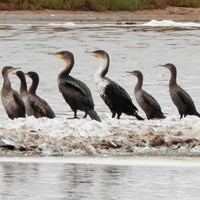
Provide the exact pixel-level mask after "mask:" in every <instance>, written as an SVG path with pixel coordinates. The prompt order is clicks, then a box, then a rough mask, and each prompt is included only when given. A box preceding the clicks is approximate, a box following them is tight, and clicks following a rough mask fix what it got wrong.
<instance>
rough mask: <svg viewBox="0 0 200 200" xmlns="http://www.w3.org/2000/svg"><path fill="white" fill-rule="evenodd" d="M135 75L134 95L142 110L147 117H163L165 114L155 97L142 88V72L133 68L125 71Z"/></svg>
mask: <svg viewBox="0 0 200 200" xmlns="http://www.w3.org/2000/svg"><path fill="white" fill-rule="evenodd" d="M127 73H130V74H132V75H134V76H136V77H137V79H138V81H137V84H136V85H135V89H134V95H135V98H136V100H137V102H138V104H139V106H140V107H141V108H142V110H143V111H144V112H145V114H146V116H147V119H154V118H157V119H164V118H165V116H164V114H163V112H162V111H161V107H160V105H159V103H158V102H157V101H156V99H155V98H154V97H153V96H152V95H151V94H149V93H147V92H146V91H145V90H143V89H142V85H143V74H142V72H141V71H138V70H134V71H132V72H127Z"/></svg>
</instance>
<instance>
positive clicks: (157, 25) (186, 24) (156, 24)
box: [141, 20, 200, 27]
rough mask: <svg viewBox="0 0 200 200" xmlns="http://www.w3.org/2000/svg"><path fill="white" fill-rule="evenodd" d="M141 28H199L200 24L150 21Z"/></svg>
mask: <svg viewBox="0 0 200 200" xmlns="http://www.w3.org/2000/svg"><path fill="white" fill-rule="evenodd" d="M141 26H152V27H162V26H169V27H170V26H171V27H200V23H195V22H174V21H172V20H161V21H158V20H151V21H149V22H146V23H144V24H142V25H141Z"/></svg>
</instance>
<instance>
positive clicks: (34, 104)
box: [30, 97, 46, 117]
mask: <svg viewBox="0 0 200 200" xmlns="http://www.w3.org/2000/svg"><path fill="white" fill-rule="evenodd" d="M30 105H31V107H32V108H33V110H34V112H35V113H39V116H43V117H45V116H46V110H45V109H44V108H43V105H42V104H41V103H40V101H38V100H37V99H36V98H33V97H32V98H30Z"/></svg>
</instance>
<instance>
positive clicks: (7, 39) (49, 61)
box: [0, 22, 200, 118]
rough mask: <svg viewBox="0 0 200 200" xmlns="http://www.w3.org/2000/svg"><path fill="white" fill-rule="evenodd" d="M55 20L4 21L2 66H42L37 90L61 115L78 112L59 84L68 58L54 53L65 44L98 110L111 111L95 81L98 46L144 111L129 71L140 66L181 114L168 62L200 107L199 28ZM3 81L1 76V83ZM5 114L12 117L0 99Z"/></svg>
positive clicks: (166, 104) (0, 113) (151, 87)
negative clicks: (172, 95)
mask: <svg viewBox="0 0 200 200" xmlns="http://www.w3.org/2000/svg"><path fill="white" fill-rule="evenodd" d="M56 23H57V25H55V23H54V24H52V23H50V22H40V23H38V22H35V23H34V22H31V23H30V24H0V30H1V31H0V47H1V53H0V60H1V68H2V67H3V66H6V65H13V66H16V67H21V69H22V70H23V71H24V72H28V71H31V70H32V71H36V72H38V73H39V75H40V85H39V88H38V95H40V96H41V97H42V98H44V99H45V100H46V101H47V102H48V103H49V104H50V105H51V107H52V109H53V110H54V111H55V113H56V115H57V116H59V115H62V116H63V115H69V116H72V115H73V113H72V112H71V110H70V108H69V106H68V105H66V103H65V101H64V99H63V97H62V95H61V94H60V93H59V91H58V87H57V75H58V73H59V72H60V71H61V69H62V68H63V66H64V63H63V61H62V60H60V59H58V58H57V57H56V56H55V55H52V54H53V53H56V52H58V51H62V50H68V51H71V52H72V53H73V54H74V57H75V66H74V68H73V70H72V72H71V75H72V76H74V77H76V78H78V79H80V80H82V81H84V82H85V83H86V84H87V85H88V87H89V88H90V89H91V92H92V95H93V98H94V102H95V109H96V111H97V112H98V113H105V112H108V113H109V109H108V108H107V106H106V105H105V104H104V102H103V101H102V100H101V98H100V96H99V94H98V92H97V90H96V87H95V84H94V81H93V75H94V73H95V71H96V70H97V68H98V67H99V60H98V59H96V58H94V57H93V56H91V55H90V54H89V53H87V52H88V51H93V50H97V49H104V50H106V51H107V52H108V53H109V55H110V59H111V63H110V69H109V72H108V74H107V76H108V77H109V78H111V79H113V80H114V81H116V82H118V83H119V84H120V85H121V86H122V87H124V88H125V89H126V90H127V92H128V93H129V94H130V96H131V98H132V99H133V102H134V103H135V104H136V106H137V107H138V109H139V113H141V115H143V114H144V113H143V112H142V110H141V109H140V108H139V106H138V105H137V102H136V100H135V98H134V92H133V88H134V85H135V84H136V78H135V77H132V76H131V75H130V74H127V73H126V71H131V70H141V71H142V72H143V74H144V89H145V90H147V91H148V92H149V93H150V94H152V95H153V96H154V97H155V98H156V99H157V100H158V102H159V103H160V105H161V107H162V110H163V112H164V113H166V115H167V116H168V115H173V114H177V110H176V108H175V106H174V105H173V104H172V102H171V99H170V96H169V92H168V81H169V76H170V73H169V71H168V70H167V69H164V68H161V67H158V66H159V65H160V64H165V63H169V62H170V63H173V64H175V65H176V67H177V69H178V83H179V84H180V85H181V86H182V87H183V88H184V89H186V90H187V91H188V93H189V94H190V95H191V96H192V98H193V100H194V102H195V103H196V107H197V109H200V103H199V102H198V101H199V96H200V90H199V85H200V79H199V74H200V68H199V53H198V52H199V51H200V46H199V43H200V30H199V29H192V30H191V29H189V28H182V29H180V30H179V29H178V30H177V29H166V30H165V29H164V30H163V28H161V29H159V28H155V29H154V28H152V27H151V28H150V29H147V30H145V29H144V28H143V27H140V26H137V25H133V26H130V25H129V26H120V25H118V26H117V25H115V24H111V25H108V24H106V23H105V26H103V25H102V24H101V25H100V26H98V25H96V26H94V25H90V24H89V25H84V24H80V25H79V24H78V25H77V26H76V25H74V26H67V25H65V24H62V23H61V24H59V22H56ZM139 24H141V23H139ZM10 79H11V82H12V87H13V88H15V89H16V90H19V80H18V79H17V77H16V76H15V75H11V76H10ZM2 82H3V80H2V78H0V85H2ZM28 83H30V80H28ZM81 115H82V114H81ZM0 117H1V118H7V116H6V114H5V111H4V109H3V107H2V105H1V104H0ZM122 117H125V116H124V115H123V116H122Z"/></svg>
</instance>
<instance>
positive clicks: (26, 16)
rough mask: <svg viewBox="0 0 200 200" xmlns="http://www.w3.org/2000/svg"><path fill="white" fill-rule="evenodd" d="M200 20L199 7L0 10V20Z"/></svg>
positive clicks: (6, 21)
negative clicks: (120, 9) (107, 9)
mask: <svg viewBox="0 0 200 200" xmlns="http://www.w3.org/2000/svg"><path fill="white" fill-rule="evenodd" d="M151 19H156V20H164V19H168V20H174V21H195V22H199V21H200V8H180V7H167V8H165V9H156V10H139V11H134V12H127V11H124V12H110V11H108V12H92V11H56V10H43V11H0V22H1V23H2V22H4V23H8V22H11V21H12V22H16V23H17V22H22V21H29V22H31V21H38V22H39V21H79V22H91V23H92V22H93V23H95V22H99V23H100V22H105V21H110V22H111V21H112V22H117V21H128V22H130V21H131V22H134V21H149V20H151Z"/></svg>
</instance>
